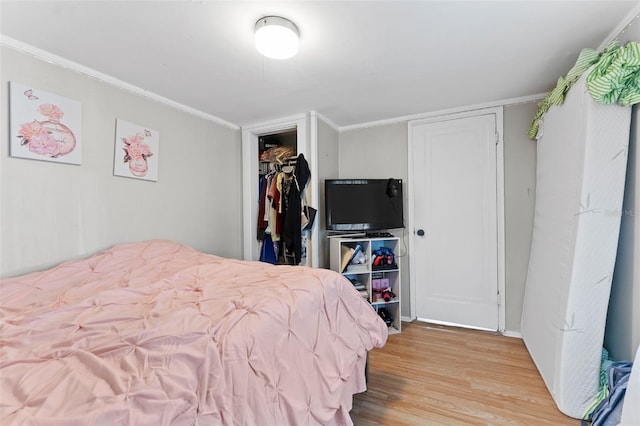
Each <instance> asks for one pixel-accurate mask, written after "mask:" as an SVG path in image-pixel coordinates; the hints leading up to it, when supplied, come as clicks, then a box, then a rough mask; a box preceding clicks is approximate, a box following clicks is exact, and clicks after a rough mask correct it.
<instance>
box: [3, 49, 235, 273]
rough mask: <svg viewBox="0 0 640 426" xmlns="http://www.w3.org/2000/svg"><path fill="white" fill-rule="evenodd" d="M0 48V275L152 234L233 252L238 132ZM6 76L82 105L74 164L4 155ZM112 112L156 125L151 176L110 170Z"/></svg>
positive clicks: (232, 254)
mask: <svg viewBox="0 0 640 426" xmlns="http://www.w3.org/2000/svg"><path fill="white" fill-rule="evenodd" d="M0 54H1V56H2V64H1V67H0V80H1V81H0V85H1V86H0V102H1V105H2V109H3V111H4V113H3V114H2V117H1V121H0V123H1V127H2V129H3V131H2V135H1V137H0V140H1V141H2V147H3V148H2V152H1V153H0V180H1V182H0V192H1V197H0V199H1V205H0V237H1V238H0V239H1V241H0V267H1V269H0V275H1V276H3V277H7V276H13V275H18V274H22V273H25V272H29V271H33V270H37V269H42V268H46V267H49V266H52V265H54V264H56V263H59V262H61V261H63V260H67V259H69V258H77V257H83V256H86V255H88V254H92V253H95V252H97V251H99V250H102V249H105V248H107V247H109V246H111V245H113V244H115V243H119V242H129V241H138V240H146V239H155V238H166V239H172V240H175V241H178V242H181V243H185V244H188V245H191V246H193V247H195V248H197V249H200V250H203V251H206V252H211V253H216V254H220V255H223V256H228V257H240V256H241V243H242V239H241V223H240V218H241V217H242V214H241V198H240V197H241V188H242V186H241V174H240V169H241V168H240V164H241V157H240V131H239V130H237V129H233V128H231V127H226V126H223V125H220V124H217V123H215V122H213V121H209V120H205V119H203V118H199V117H196V116H194V115H191V114H188V113H185V112H182V111H179V110H178V109H175V108H173V107H170V106H166V105H163V104H160V103H158V102H154V101H151V100H149V99H148V98H144V97H141V96H138V95H134V94H132V93H130V92H126V91H124V90H122V89H119V88H116V87H114V86H112V85H110V84H106V83H103V82H100V81H98V80H96V79H94V78H90V77H87V76H86V75H83V74H80V73H78V72H75V71H72V70H70V69H66V68H63V67H61V66H57V65H54V64H52V63H49V62H45V61H42V60H39V59H36V58H35V57H33V56H32V55H27V54H24V53H21V52H18V51H16V50H13V49H12V48H8V47H2V49H1V50H0ZM8 81H16V82H18V83H22V84H26V85H29V86H33V87H35V88H38V89H41V90H45V91H48V92H52V93H57V94H60V95H63V96H66V97H69V98H71V99H75V100H79V101H80V102H81V103H82V144H83V145H82V157H83V158H82V165H80V166H75V165H67V164H60V163H52V162H46V161H34V160H25V159H19V158H13V157H9V149H8V145H9V141H8V138H9V137H10V135H9V129H8V119H9V111H8V108H7V105H8V102H9V100H8ZM116 118H121V119H124V120H127V121H130V122H133V123H136V124H140V125H143V126H146V127H149V128H151V129H154V130H157V131H158V132H159V134H160V155H159V172H158V181H157V182H148V181H141V180H136V179H129V178H123V177H115V176H113V161H114V132H115V120H116ZM11 136H13V135H11Z"/></svg>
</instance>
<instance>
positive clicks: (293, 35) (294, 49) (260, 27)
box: [256, 16, 299, 59]
mask: <svg viewBox="0 0 640 426" xmlns="http://www.w3.org/2000/svg"><path fill="white" fill-rule="evenodd" d="M298 37H299V33H298V27H296V25H295V24H294V23H293V22H291V21H289V20H288V19H285V18H282V17H280V16H265V17H263V18H260V19H258V22H256V49H258V52H260V53H262V54H263V55H264V56H266V57H268V58H272V59H289V58H291V57H292V56H294V55H295V54H296V53H298Z"/></svg>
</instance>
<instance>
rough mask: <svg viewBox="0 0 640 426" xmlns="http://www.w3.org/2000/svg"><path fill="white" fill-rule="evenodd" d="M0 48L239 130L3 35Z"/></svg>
mask: <svg viewBox="0 0 640 426" xmlns="http://www.w3.org/2000/svg"><path fill="white" fill-rule="evenodd" d="M0 46H5V47H8V48H11V49H14V50H17V51H19V52H22V53H26V54H28V55H31V56H33V57H35V58H37V59H40V60H43V61H45V62H49V63H50V64H53V65H57V66H59V67H61V68H64V69H68V70H71V71H75V72H78V73H80V74H84V75H86V76H88V77H91V78H94V79H96V80H98V81H100V82H102V83H105V84H108V85H111V86H114V87H116V88H118V89H122V90H124V91H126V92H129V93H132V94H134V95H138V96H141V97H143V98H146V99H149V100H151V101H155V102H158V103H160V104H163V105H166V106H169V107H171V108H175V109H177V110H180V111H182V112H186V113H187V114H191V115H195V116H196V117H200V118H202V119H204V120H207V121H211V122H214V123H216V124H220V125H222V126H225V127H228V128H230V129H233V130H239V129H240V126H238V125H236V124H233V123H230V122H228V121H226V120H223V119H222V118H219V117H216V116H214V115H211V114H208V113H206V112H203V111H200V110H198V109H195V108H192V107H189V106H186V105H183V104H181V103H179V102H176V101H173V100H171V99H168V98H165V97H163V96H160V95H158V94H156V93H153V92H150V91H148V90H145V89H142V88H140V87H138V86H135V85H133V84H129V83H127V82H124V81H122V80H120V79H117V78H115V77H112V76H110V75H107V74H104V73H101V72H99V71H96V70H94V69H93V68H89V67H86V66H84V65H81V64H79V63H77V62H73V61H70V60H68V59H65V58H62V57H60V56H58V55H55V54H53V53H51V52H47V51H46V50H42V49H40V48H37V47H34V46H31V45H29V44H27V43H24V42H21V41H19V40H16V39H13V38H11V37H7V36H5V35H3V34H0Z"/></svg>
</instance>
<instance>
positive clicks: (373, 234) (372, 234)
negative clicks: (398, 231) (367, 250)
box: [365, 232, 393, 238]
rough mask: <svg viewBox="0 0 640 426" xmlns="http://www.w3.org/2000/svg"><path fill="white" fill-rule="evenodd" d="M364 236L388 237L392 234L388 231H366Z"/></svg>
mask: <svg viewBox="0 0 640 426" xmlns="http://www.w3.org/2000/svg"><path fill="white" fill-rule="evenodd" d="M365 236H366V237H367V238H389V237H393V234H392V233H390V232H367V233H366V234H365Z"/></svg>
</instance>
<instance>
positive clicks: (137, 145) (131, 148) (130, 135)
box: [114, 119, 158, 181]
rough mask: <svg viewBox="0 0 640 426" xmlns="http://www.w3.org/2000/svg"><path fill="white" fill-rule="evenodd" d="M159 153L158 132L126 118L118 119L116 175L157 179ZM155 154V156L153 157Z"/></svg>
mask: <svg viewBox="0 0 640 426" xmlns="http://www.w3.org/2000/svg"><path fill="white" fill-rule="evenodd" d="M157 153H158V134H157V132H155V131H152V130H149V129H148V128H145V127H143V126H139V125H137V124H133V123H129V122H127V121H124V120H120V119H118V120H117V124H116V154H115V160H114V174H115V175H117V176H126V177H135V178H139V179H146V180H154V181H155V180H157ZM154 155H155V158H152V157H154ZM153 160H155V161H153Z"/></svg>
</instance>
